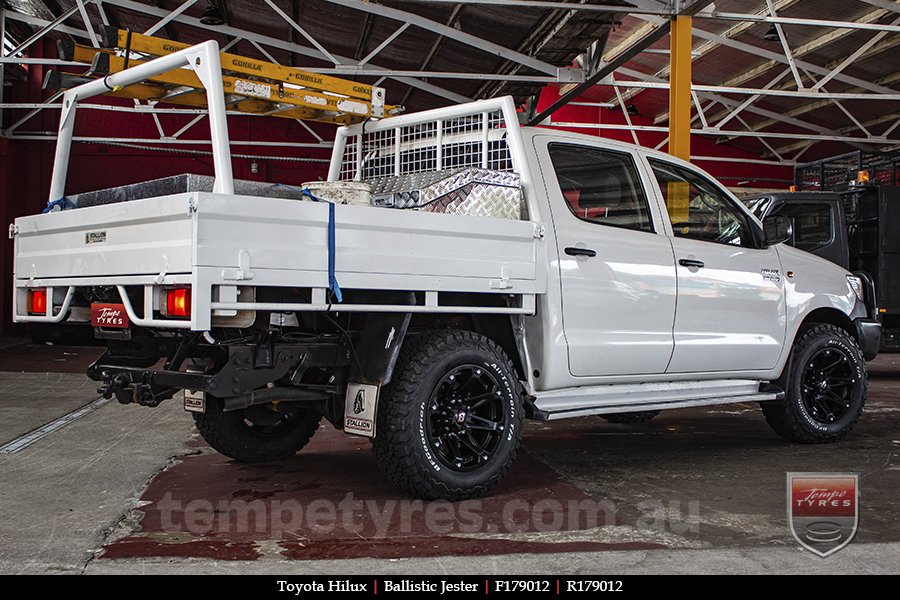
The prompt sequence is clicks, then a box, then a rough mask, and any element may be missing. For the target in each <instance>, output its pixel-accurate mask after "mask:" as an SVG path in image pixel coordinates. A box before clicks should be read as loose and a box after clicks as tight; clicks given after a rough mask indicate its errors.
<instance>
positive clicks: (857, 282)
mask: <svg viewBox="0 0 900 600" xmlns="http://www.w3.org/2000/svg"><path fill="white" fill-rule="evenodd" d="M847 283H849V284H850V289H852V290H853V293H854V294H856V297H857V298H859V301H860V302H865V300H866V298H865V292H863V282H862V279H860V278H859V277H857V276H856V275H847Z"/></svg>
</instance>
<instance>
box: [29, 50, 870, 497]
mask: <svg viewBox="0 0 900 600" xmlns="http://www.w3.org/2000/svg"><path fill="white" fill-rule="evenodd" d="M209 44H211V43H209V42H208V43H207V44H204V45H203V46H201V47H198V48H205V49H206V50H207V51H210V52H212V50H213V49H212V47H211V46H210V48H206V46H207V45H209ZM189 50H193V49H189ZM184 52H185V53H187V54H186V57H187V59H188V61H190V59H191V56H192V55H191V54H190V53H188V51H184ZM178 54H180V53H178ZM173 56H176V55H173ZM170 62H171V61H170ZM147 64H153V63H152V62H151V63H147ZM188 64H191V63H190V62H188ZM198 64H199V62H198ZM164 67H165V68H171V65H170V64H169V63H166V64H164V65H160V67H159V68H164ZM152 71H153V69H152V68H147V67H146V65H144V67H143V68H142V71H141V72H140V73H137V74H134V80H135V81H136V80H137V78H139V77H148V76H151V75H152ZM128 74H129V71H125V72H124V73H122V74H121V75H122V76H123V77H127V76H128ZM206 76H208V77H212V78H213V79H214V77H215V76H216V73H210V74H207V75H206ZM204 81H207V80H206V79H204ZM120 83H126V84H127V82H126V81H123V82H120ZM86 85H91V84H86ZM99 91H102V90H99ZM99 91H98V89H94V88H90V89H80V88H74V89H73V90H69V92H67V94H66V98H65V105H66V106H67V107H68V106H70V105H71V110H69V111H68V112H67V111H64V114H63V116H62V118H61V127H60V141H59V143H58V147H57V155H56V156H57V159H56V164H55V167H54V178H53V182H52V186H51V188H52V191H51V196H52V197H51V200H53V202H52V203H51V204H52V207H51V208H52V210H50V211H49V212H48V213H47V214H41V215H35V216H28V217H23V218H20V219H17V220H16V222H15V224H14V225H13V226H12V227H11V235H12V237H13V238H14V240H15V265H14V269H15V275H14V302H13V304H14V309H13V310H14V320H15V321H16V322H32V323H50V324H60V325H62V324H65V323H71V322H82V323H91V324H92V325H93V326H94V330H95V332H96V335H97V336H98V337H100V338H103V339H105V340H106V342H107V346H108V349H107V351H106V352H105V353H104V354H103V355H102V356H101V357H100V358H99V359H98V361H97V362H96V363H95V364H94V365H92V366H91V367H90V368H89V369H88V376H89V377H91V378H92V379H95V380H97V381H99V382H100V383H101V387H100V391H101V393H103V394H104V395H106V396H107V397H112V396H115V397H116V398H117V399H118V400H119V401H120V402H122V403H123V404H131V403H135V404H140V405H145V406H156V405H158V404H159V403H160V402H162V401H164V400H167V399H170V398H172V397H174V396H175V395H176V394H179V398H183V402H184V406H185V409H186V410H188V411H191V413H192V415H193V418H194V420H195V423H196V426H197V428H198V430H199V431H200V433H201V434H202V436H203V437H204V439H205V440H206V441H207V442H208V443H209V445H210V446H212V447H213V448H214V449H216V450H218V451H219V452H221V453H223V454H225V455H227V456H229V457H231V458H233V459H236V460H238V461H247V462H256V461H269V460H282V459H287V458H289V457H291V456H292V455H293V454H294V453H296V452H297V451H299V450H300V449H301V448H302V447H303V446H305V445H306V444H307V443H308V442H309V441H310V439H311V438H312V436H313V434H314V433H315V432H316V431H317V429H318V428H319V426H320V422H321V421H322V419H323V418H324V419H325V420H327V421H329V422H330V423H331V424H332V425H333V426H334V427H336V428H338V429H341V430H343V431H345V432H346V433H348V434H353V435H362V436H366V437H369V438H371V439H372V444H373V448H374V453H375V456H376V458H377V460H378V462H379V464H380V465H381V467H382V469H383V471H384V473H385V474H386V475H387V477H388V478H389V479H391V480H392V481H393V482H394V483H396V484H397V485H398V486H399V487H400V488H402V489H404V490H406V491H407V492H409V493H411V494H413V495H415V496H418V497H421V498H444V499H451V500H452V499H462V498H471V497H476V496H479V495H483V494H485V493H487V492H488V490H490V489H491V487H492V486H494V485H495V484H496V483H497V482H498V481H500V480H501V478H502V477H503V476H504V474H505V473H506V472H507V471H508V469H509V468H510V465H511V464H512V462H513V460H514V458H515V455H516V451H517V448H518V446H519V443H520V440H521V438H522V431H523V424H524V420H525V419H527V418H530V419H538V420H555V419H561V418H566V417H575V416H586V415H599V416H601V417H603V418H605V419H607V420H609V421H613V422H615V423H636V422H641V421H645V420H647V419H650V418H652V417H653V416H654V415H656V414H657V413H658V411H660V410H663V409H668V408H680V407H691V406H703V405H714V404H725V403H735V402H759V403H760V406H761V407H762V413H763V415H764V416H765V419H766V420H767V421H768V423H769V424H770V425H771V426H772V428H773V429H774V430H775V431H776V432H777V433H778V434H779V435H781V436H783V437H784V438H786V439H788V440H792V441H796V442H805V443H818V442H834V441H837V440H840V439H841V438H842V437H843V436H844V435H846V434H847V432H848V431H850V429H851V428H852V427H853V425H854V423H856V421H857V420H858V419H859V417H860V415H861V414H862V411H863V404H864V402H865V397H866V386H867V374H866V364H865V361H866V360H867V359H871V358H873V357H874V356H875V354H876V353H877V351H878V348H879V343H880V337H881V328H880V326H879V323H878V321H877V307H876V306H875V301H874V299H875V294H874V290H873V287H872V284H871V280H870V279H869V278H868V277H867V276H866V275H865V274H862V273H857V274H852V273H849V272H846V271H844V270H842V269H840V268H839V267H837V266H835V265H834V264H832V263H829V262H826V261H824V260H821V259H819V258H817V257H815V256H813V255H811V254H807V253H804V252H802V251H798V250H796V249H794V248H791V247H789V246H788V245H785V244H781V243H780V242H783V241H785V240H787V239H788V238H789V237H790V235H791V231H790V229H791V228H790V223H789V222H788V221H787V220H786V219H785V218H784V217H775V218H772V219H770V220H767V222H766V223H764V224H762V223H760V222H758V221H757V220H756V219H755V218H754V217H753V216H752V215H751V214H750V213H749V212H748V211H746V210H745V209H744V207H743V206H742V205H741V203H740V202H738V201H737V200H736V199H735V198H734V196H733V195H732V194H731V193H729V192H728V191H727V190H726V189H725V188H724V187H723V186H722V185H720V184H719V183H718V182H716V181H715V180H714V179H713V178H712V177H710V176H709V175H708V174H706V173H704V172H703V171H702V170H700V169H697V168H696V167H695V166H693V165H691V164H689V163H687V162H684V161H680V160H676V159H674V158H672V157H670V156H668V155H665V154H662V153H659V152H654V151H650V150H645V149H643V148H639V147H636V146H632V145H628V144H623V143H618V142H613V141H609V140H604V139H600V138H596V137H589V136H584V135H576V134H569V133H562V132H557V131H553V130H549V129H529V128H523V127H520V126H519V124H518V120H517V115H516V110H515V106H514V104H513V102H512V99H511V98H498V99H493V100H485V101H479V102H475V103H471V104H465V105H460V106H455V107H450V108H442V109H437V110H433V111H427V112H422V113H416V114H410V115H402V116H397V117H391V118H386V119H382V120H380V121H369V122H366V123H363V124H359V125H353V126H349V127H344V128H341V129H340V130H338V133H337V137H336V140H335V143H334V149H333V157H332V161H331V166H330V170H329V177H328V182H321V183H320V184H318V185H317V186H316V188H315V189H316V191H315V192H313V193H310V192H309V191H308V190H298V189H296V188H291V187H290V186H278V185H269V184H259V183H256V184H251V183H248V182H235V181H233V179H232V176H231V164H230V156H229V153H228V148H229V141H228V134H227V129H226V128H225V127H224V126H222V125H221V124H222V123H224V110H225V107H224V104H223V103H222V100H221V98H217V97H215V94H213V93H210V94H209V101H210V113H211V117H212V118H211V119H210V122H211V124H212V127H211V129H212V131H211V137H212V142H213V146H214V152H213V155H214V164H215V179H214V180H213V179H212V178H208V179H207V178H202V177H193V176H184V177H181V178H170V179H167V180H158V181H155V182H150V183H148V184H138V185H134V186H126V187H125V188H120V189H117V190H105V191H100V192H93V193H85V194H80V195H78V196H68V197H66V196H65V194H64V191H65V164H66V163H67V160H68V153H69V145H70V143H71V135H72V131H71V129H72V127H73V125H72V121H73V120H74V109H75V107H76V106H77V101H78V100H79V99H84V98H86V97H90V96H91V95H93V93H94V92H98V93H99ZM204 186H207V187H204ZM348 189H349V190H350V191H352V192H353V193H356V194H357V196H356V200H355V201H350V202H349V203H347V204H340V203H337V202H330V201H321V202H315V201H311V200H312V199H324V200H329V199H335V198H342V197H345V196H344V195H345V194H346V193H347V190H348ZM242 190H243V191H242ZM342 194H344V195H342ZM182 391H183V394H181V392H182ZM322 460H327V457H325V456H323V457H322Z"/></svg>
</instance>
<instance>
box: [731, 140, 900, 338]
mask: <svg viewBox="0 0 900 600" xmlns="http://www.w3.org/2000/svg"><path fill="white" fill-rule="evenodd" d="M898 168H900V153H892V154H891V153H888V154H884V153H869V152H862V151H860V152H851V153H849V154H842V155H840V156H835V157H832V158H829V159H825V160H820V161H816V162H813V163H808V164H804V165H799V166H798V167H797V168H796V171H795V185H794V189H796V190H797V191H794V192H776V193H770V194H763V195H758V196H750V197H747V198H744V199H743V200H742V201H743V202H744V203H745V204H746V205H747V207H748V208H750V210H752V211H753V213H754V214H755V215H756V216H757V217H758V218H760V219H764V218H765V217H768V216H770V215H783V216H785V217H787V218H788V219H789V220H790V222H791V224H792V228H793V232H792V234H791V238H790V240H789V241H788V242H787V243H788V244H790V245H792V246H794V247H796V248H799V249H800V250H805V251H807V252H811V253H812V254H816V255H818V256H821V257H822V258H824V259H826V260H829V261H831V262H833V263H835V264H837V265H840V266H841V267H843V268H845V269H847V270H849V271H853V272H861V273H863V274H865V275H868V276H869V278H870V279H871V280H872V281H873V283H874V286H875V297H876V299H877V302H878V310H879V315H880V319H881V321H882V325H883V327H884V336H883V338H882V350H883V351H900V178H898Z"/></svg>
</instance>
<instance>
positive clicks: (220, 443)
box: [194, 396, 322, 463]
mask: <svg viewBox="0 0 900 600" xmlns="http://www.w3.org/2000/svg"><path fill="white" fill-rule="evenodd" d="M222 407H223V405H222V401H221V400H219V399H218V398H214V397H212V396H207V401H206V412H205V413H194V424H195V425H196V426H197V430H198V431H199V432H200V435H201V436H203V439H204V440H206V443H207V444H209V445H210V446H211V447H212V448H213V449H214V450H215V451H217V452H219V453H220V454H224V455H225V456H227V457H229V458H233V459H234V460H237V461H240V462H248V463H257V462H268V461H273V460H283V459H286V458H290V457H292V456H293V455H294V454H296V453H297V452H298V451H299V450H300V449H301V448H303V447H304V446H306V444H307V443H309V440H310V439H312V436H313V435H314V434H315V433H316V430H317V429H318V428H319V421H321V420H322V415H320V414H319V413H317V412H313V411H311V410H308V409H305V408H301V407H298V406H290V405H286V404H283V403H282V404H274V403H269V404H260V405H258V406H250V407H248V408H245V409H243V410H235V411H228V412H226V411H224V410H223V408H222Z"/></svg>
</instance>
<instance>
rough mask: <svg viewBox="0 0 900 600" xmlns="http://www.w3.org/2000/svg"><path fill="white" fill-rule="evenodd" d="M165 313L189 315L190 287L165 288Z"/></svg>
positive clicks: (169, 314)
mask: <svg viewBox="0 0 900 600" xmlns="http://www.w3.org/2000/svg"><path fill="white" fill-rule="evenodd" d="M166 315H167V316H169V317H190V316H191V288H174V289H171V290H166Z"/></svg>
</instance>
